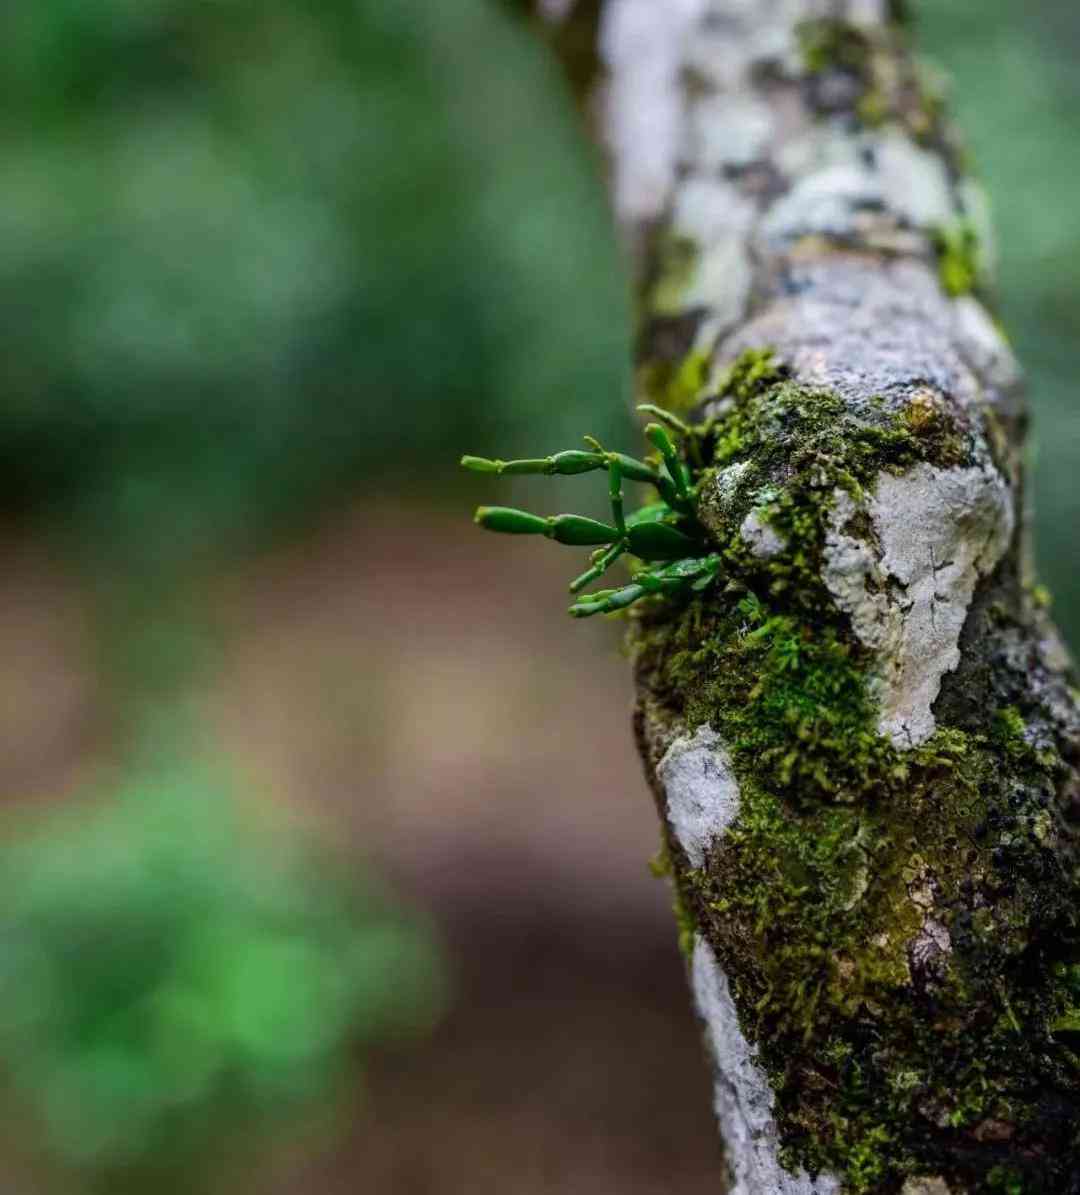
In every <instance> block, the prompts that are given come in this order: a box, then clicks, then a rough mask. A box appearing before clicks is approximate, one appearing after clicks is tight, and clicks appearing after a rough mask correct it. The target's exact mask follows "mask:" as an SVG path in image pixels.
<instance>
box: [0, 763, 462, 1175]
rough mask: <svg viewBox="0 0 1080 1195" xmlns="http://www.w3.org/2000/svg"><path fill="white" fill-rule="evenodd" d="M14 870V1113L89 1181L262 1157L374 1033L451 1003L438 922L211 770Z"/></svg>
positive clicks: (134, 802)
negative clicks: (253, 806) (423, 919)
mask: <svg viewBox="0 0 1080 1195" xmlns="http://www.w3.org/2000/svg"><path fill="white" fill-rule="evenodd" d="M0 889H2V891H0V909H3V918H2V921H0V1054H2V1056H3V1058H4V1062H5V1067H6V1075H7V1086H8V1094H9V1097H11V1099H12V1100H13V1101H14V1111H11V1110H9V1111H8V1114H7V1116H6V1119H7V1120H8V1122H9V1124H10V1123H11V1122H12V1120H14V1121H15V1123H18V1119H19V1116H20V1113H21V1112H23V1111H24V1110H26V1109H29V1110H30V1113H31V1114H32V1118H33V1120H34V1122H35V1124H34V1126H33V1127H34V1132H35V1134H36V1135H37V1136H38V1137H39V1138H40V1139H41V1140H43V1142H44V1147H45V1150H46V1151H47V1154H48V1157H49V1159H50V1161H51V1163H52V1165H53V1166H54V1167H57V1168H59V1169H60V1170H61V1171H63V1172H67V1173H69V1174H71V1175H75V1176H76V1177H78V1178H80V1180H81V1181H82V1182H83V1183H84V1184H85V1187H86V1189H93V1190H99V1191H103V1192H105V1191H107V1192H117V1191H128V1190H130V1191H133V1192H135V1191H139V1192H146V1191H151V1190H154V1191H165V1190H177V1191H185V1192H197V1191H202V1190H204V1189H206V1190H210V1189H213V1188H214V1186H215V1185H216V1184H217V1183H218V1182H220V1181H221V1180H222V1178H223V1176H225V1175H227V1174H228V1173H229V1169H228V1163H229V1162H230V1161H231V1162H233V1163H242V1164H244V1165H245V1170H246V1171H247V1172H248V1173H250V1172H251V1167H252V1162H253V1159H252V1157H251V1156H250V1155H251V1154H253V1152H254V1151H255V1149H256V1147H257V1144H258V1142H259V1141H260V1140H264V1135H265V1133H267V1132H268V1131H269V1130H271V1129H277V1130H281V1129H283V1128H284V1129H289V1130H290V1131H291V1132H295V1129H296V1124H295V1123H293V1122H295V1121H297V1120H299V1121H300V1123H302V1118H303V1117H304V1116H305V1115H307V1114H309V1113H311V1112H312V1111H313V1110H316V1111H317V1110H319V1109H320V1108H323V1107H324V1106H325V1101H327V1100H328V1099H329V1098H330V1097H332V1096H333V1095H334V1093H335V1088H336V1085H337V1083H338V1082H339V1081H340V1080H342V1079H344V1078H346V1077H349V1078H350V1081H351V1082H352V1083H355V1074H354V1073H352V1074H350V1073H349V1071H348V1070H347V1068H348V1067H350V1066H353V1067H354V1066H355V1060H354V1059H353V1058H352V1054H354V1053H355V1051H356V1050H357V1049H358V1048H360V1047H364V1046H368V1045H370V1044H371V1043H373V1042H379V1043H383V1042H386V1041H387V1040H393V1039H398V1038H402V1037H410V1036H414V1035H415V1034H417V1033H420V1032H422V1031H423V1030H425V1029H427V1028H429V1027H430V1025H431V1023H432V1021H433V1018H434V1017H435V1015H436V1014H437V1013H438V1011H439V1008H440V1005H441V1003H442V997H443V983H442V974H441V970H440V966H439V960H438V956H437V953H436V951H435V948H434V946H433V943H432V940H431V938H430V936H429V934H428V932H427V930H426V928H425V927H424V926H423V925H422V924H421V923H418V922H416V921H415V920H414V919H410V918H407V917H406V916H405V915H404V914H403V913H402V912H401V911H400V910H399V909H398V908H397V907H396V906H395V905H394V903H393V902H392V901H391V900H390V899H389V898H388V896H387V895H386V894H385V893H383V892H381V891H380V890H379V889H378V888H377V887H376V886H374V885H372V884H369V883H363V882H360V881H358V880H357V879H356V878H355V869H353V874H352V875H349V876H348V877H346V874H345V872H344V870H343V869H342V868H341V867H339V866H336V865H333V864H332V862H331V861H328V860H327V858H326V857H325V855H324V854H320V853H319V852H318V851H316V850H315V849H314V847H313V844H312V842H311V841H310V840H308V839H307V838H306V837H305V836H303V835H301V834H299V832H298V830H297V828H296V827H295V826H294V827H291V828H290V827H287V826H285V825H283V824H282V825H276V826H275V825H273V824H272V823H268V821H267V817H266V814H265V811H263V812H260V814H259V816H258V818H257V819H256V818H255V817H253V816H252V811H251V810H248V811H246V812H245V811H244V810H243V809H241V808H240V807H239V806H237V805H236V804H235V803H234V801H233V799H232V794H231V793H230V791H229V789H228V788H226V787H223V786H222V785H220V783H217V782H215V781H214V780H213V779H212V777H210V776H204V775H199V774H198V773H197V772H194V771H189V772H187V773H185V774H182V775H179V776H175V777H171V778H169V777H165V778H150V779H147V780H144V781H143V782H133V783H132V784H131V785H130V787H128V788H127V789H126V790H125V791H124V792H122V793H121V794H119V795H118V796H115V797H114V798H113V799H111V800H110V801H108V802H107V803H105V804H103V805H100V806H97V807H90V808H88V809H83V810H82V811H81V812H77V813H74V814H73V813H72V812H70V811H65V812H63V813H62V814H61V815H60V816H58V817H56V818H54V819H53V820H52V821H50V822H49V823H48V824H46V825H44V826H39V827H37V828H36V829H35V831H34V832H33V833H30V834H24V835H23V836H21V837H19V838H16V839H15V840H14V841H13V842H12V843H11V844H9V845H8V846H6V847H5V848H4V849H3V850H2V852H0ZM230 1150H232V1151H233V1155H234V1156H232V1157H230Z"/></svg>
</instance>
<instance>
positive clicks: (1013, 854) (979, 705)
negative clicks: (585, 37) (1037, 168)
mask: <svg viewBox="0 0 1080 1195" xmlns="http://www.w3.org/2000/svg"><path fill="white" fill-rule="evenodd" d="M658 7H661V6H656V5H655V4H650V3H646V2H645V0H609V4H608V7H607V9H606V12H605V18H604V26H603V29H602V33H601V45H602V49H603V53H604V57H605V58H606V61H607V63H608V66H609V68H610V78H609V80H608V84H607V87H608V96H609V102H608V115H609V120H610V130H609V131H610V143H611V148H612V153H613V166H614V172H613V174H614V184H615V196H616V203H617V206H618V208H619V211H620V214H621V216H622V217H623V218H624V220H625V221H626V222H627V223H628V224H630V225H632V226H633V231H634V232H635V233H636V234H637V235H636V237H635V239H636V243H637V245H638V247H644V248H643V251H642V253H641V256H640V259H641V261H642V262H643V263H644V269H643V279H644V281H643V283H642V307H643V311H644V321H643V332H642V339H641V353H640V361H639V379H640V384H641V390H642V392H643V395H644V396H645V397H647V399H648V400H649V401H651V402H654V403H660V404H663V405H666V406H668V407H669V408H670V409H673V410H675V411H677V412H678V413H679V414H680V415H682V416H683V417H684V418H686V419H689V420H692V421H694V422H695V423H696V427H697V431H696V448H695V451H696V453H697V454H698V459H699V461H700V462H701V466H700V468H699V469H698V473H697V481H698V486H699V489H698V493H699V511H698V514H699V518H700V520H701V522H702V523H703V524H704V526H705V527H707V528H708V530H709V532H710V533H711V535H712V536H713V537H714V539H715V545H716V550H718V551H720V552H722V553H723V555H724V559H725V570H726V572H725V581H724V582H723V583H721V584H719V585H717V586H716V587H714V588H713V589H712V590H710V591H709V592H708V593H706V594H705V595H703V596H699V597H695V598H693V599H692V600H690V599H678V600H675V599H660V598H657V599H651V600H650V601H649V602H647V603H643V604H642V605H641V606H640V607H638V608H636V609H635V612H634V615H633V617H632V622H631V627H632V629H631V640H632V643H633V648H634V655H635V661H636V676H637V685H638V709H637V718H636V724H637V732H638V741H639V745H640V748H641V753H642V756H643V758H644V761H645V766H646V771H647V774H648V777H649V780H650V783H651V785H652V787H653V791H654V793H655V795H656V799H657V804H658V808H659V811H660V814H661V817H662V819H663V826H664V839H665V854H666V859H667V863H668V867H669V870H670V873H671V875H672V877H673V881H674V885H675V888H676V891H677V894H678V905H679V908H680V917H681V921H682V925H683V930H684V939H685V941H686V943H687V946H688V952H689V954H690V955H691V970H692V974H693V983H694V989H695V993H696V996H697V1000H698V1005H699V1008H700V1011H701V1014H702V1016H703V1018H704V1020H705V1022H706V1026H707V1030H708V1036H709V1039H710V1042H711V1047H712V1052H713V1055H714V1059H715V1063H716V1107H717V1112H718V1115H719V1119H720V1122H721V1128H722V1130H723V1133H724V1136H725V1138H726V1140H727V1144H728V1157H729V1164H730V1169H731V1178H732V1185H731V1188H730V1189H731V1191H732V1193H733V1195H814V1193H817V1195H827V1193H829V1195H831V1193H841V1192H843V1193H845V1195H850V1193H867V1192H880V1193H882V1195H896V1193H899V1192H903V1195H976V1193H978V1192H984V1191H985V1192H993V1191H999V1192H1022V1193H1023V1195H1032V1193H1037V1192H1045V1193H1047V1195H1050V1193H1053V1195H1070V1193H1072V1195H1076V1193H1078V1192H1080V923H1078V922H1080V916H1078V904H1077V897H1078V895H1080V893H1078V891H1077V869H1076V863H1077V841H1078V839H1077V833H1078V831H1077V822H1078V820H1080V770H1078V768H1080V711H1078V706H1077V698H1076V692H1075V690H1074V689H1073V687H1072V685H1073V676H1072V673H1071V671H1070V664H1069V661H1068V658H1067V655H1066V652H1065V650H1064V648H1063V647H1062V644H1061V642H1060V639H1059V637H1058V635H1057V633H1056V631H1055V629H1054V627H1053V625H1052V624H1051V622H1050V620H1049V618H1048V615H1047V612H1046V609H1045V600H1044V596H1043V594H1042V592H1041V590H1040V589H1039V588H1038V587H1037V586H1036V585H1035V584H1034V581H1033V578H1032V574H1031V569H1030V565H1029V556H1028V526H1027V519H1026V517H1025V482H1024V474H1023V452H1024V447H1023V441H1024V431H1025V420H1026V416H1025V412H1024V407H1023V402H1022V396H1021V389H1020V378H1019V373H1018V370H1017V367H1016V364H1015V361H1014V359H1013V356H1012V353H1011V352H1010V350H1009V347H1008V345H1007V342H1006V341H1005V339H1004V338H1003V336H1002V334H1001V332H1000V331H999V329H998V327H997V324H996V321H995V319H994V317H993V315H992V314H991V308H990V307H989V295H988V288H989V276H990V268H991V264H992V263H991V256H992V255H991V252H990V250H989V245H990V240H989V233H988V230H987V228H986V220H985V204H984V203H983V200H982V198H981V193H980V191H979V190H978V188H977V186H976V185H975V184H974V183H973V182H972V180H971V178H970V176H969V173H968V169H967V165H966V161H965V157H964V154H963V152H962V150H961V148H960V147H959V145H958V143H957V141H956V139H955V137H954V136H953V134H952V131H951V129H950V126H949V125H948V123H947V122H946V118H945V114H944V106H943V100H942V91H941V87H940V84H939V82H938V81H937V80H936V79H935V78H934V77H933V76H932V75H930V74H929V73H927V72H926V71H925V70H924V69H923V68H922V67H921V66H919V64H918V63H917V62H916V61H915V60H914V59H913V57H912V56H911V54H910V52H909V44H908V43H909V32H908V31H907V30H905V29H904V28H902V27H901V20H900V18H901V14H900V12H899V10H898V8H897V7H896V6H895V5H890V4H887V3H885V0H679V2H678V3H676V2H674V0H673V3H672V4H670V5H668V6H666V8H665V13H664V20H662V21H660V22H657V20H656V18H655V14H656V11H657V8H658ZM650 21H652V25H650ZM650 28H652V29H653V32H652V33H650ZM650 129H651V133H650Z"/></svg>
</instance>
